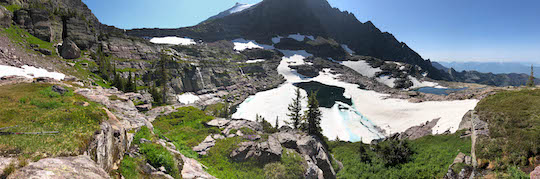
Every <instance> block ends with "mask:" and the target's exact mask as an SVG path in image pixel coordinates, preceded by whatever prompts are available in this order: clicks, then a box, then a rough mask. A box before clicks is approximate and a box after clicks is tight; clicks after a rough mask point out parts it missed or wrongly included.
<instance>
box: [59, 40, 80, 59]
mask: <svg viewBox="0 0 540 179" xmlns="http://www.w3.org/2000/svg"><path fill="white" fill-rule="evenodd" d="M60 56H62V58H65V59H76V58H79V57H81V49H79V47H77V44H75V43H74V42H73V41H71V40H66V41H64V43H63V44H62V46H61V47H60Z"/></svg>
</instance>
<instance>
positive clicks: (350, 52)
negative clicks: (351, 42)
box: [341, 44, 355, 55]
mask: <svg viewBox="0 0 540 179" xmlns="http://www.w3.org/2000/svg"><path fill="white" fill-rule="evenodd" d="M341 48H343V49H344V50H345V51H347V53H349V54H351V55H352V54H355V52H354V51H353V50H351V49H350V48H349V46H348V45H345V44H341Z"/></svg>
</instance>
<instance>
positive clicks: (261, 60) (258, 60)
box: [246, 59, 266, 63]
mask: <svg viewBox="0 0 540 179" xmlns="http://www.w3.org/2000/svg"><path fill="white" fill-rule="evenodd" d="M264 61H266V60H265V59H257V60H248V61H246V63H259V62H264Z"/></svg>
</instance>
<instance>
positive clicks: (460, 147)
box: [329, 132, 471, 178]
mask: <svg viewBox="0 0 540 179" xmlns="http://www.w3.org/2000/svg"><path fill="white" fill-rule="evenodd" d="M460 133H461V132H458V133H456V134H451V135H436V136H426V137H423V138H420V139H417V140H412V141H408V142H409V143H408V144H409V145H408V147H409V148H410V150H411V151H412V152H413V154H412V155H411V156H410V158H409V160H408V162H406V163H402V164H397V165H395V166H387V165H385V162H384V161H383V160H382V159H381V158H379V156H378V155H377V153H376V152H374V151H373V150H371V147H370V145H368V144H363V143H359V142H356V143H349V142H330V143H329V145H330V149H331V153H332V154H334V156H335V157H336V159H337V160H339V161H341V162H342V163H343V165H344V168H343V170H341V171H340V172H338V173H337V177H338V178H442V177H443V175H444V174H446V172H447V171H448V166H449V165H450V164H451V163H452V162H453V160H454V158H455V157H456V155H457V154H458V153H459V152H463V153H465V154H468V153H470V149H471V140H470V138H466V139H461V138H460V137H459V136H460Z"/></svg>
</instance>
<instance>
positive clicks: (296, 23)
mask: <svg viewBox="0 0 540 179" xmlns="http://www.w3.org/2000/svg"><path fill="white" fill-rule="evenodd" d="M127 33H128V34H129V35H134V36H174V35H176V36H189V37H192V38H199V39H203V40H205V41H217V40H223V39H225V40H231V39H235V38H248V39H253V40H257V41H258V42H262V43H270V39H271V38H272V37H275V36H277V35H282V36H283V35H288V34H296V33H301V34H305V35H313V36H315V37H318V36H321V37H324V38H331V39H334V40H336V41H337V42H339V43H341V44H347V45H348V46H349V47H350V48H351V49H352V50H353V51H355V52H356V54H357V55H366V56H373V57H377V58H380V59H383V60H390V61H398V62H405V63H409V64H414V65H418V66H420V67H422V69H423V70H424V71H428V72H429V77H431V78H433V79H447V76H446V74H444V73H442V72H440V71H439V70H437V69H436V68H434V67H432V66H431V62H430V61H425V60H424V59H422V57H420V55H418V54H417V53H416V52H414V51H413V50H412V49H410V48H409V47H408V46H407V45H406V44H405V43H403V42H399V41H398V40H397V39H396V38H395V37H394V36H393V35H392V34H390V33H387V32H384V33H383V32H381V31H380V30H379V29H377V28H376V27H375V26H374V25H373V24H372V23H371V22H369V21H368V22H365V23H362V22H360V21H358V20H357V19H356V17H355V16H354V15H353V14H351V13H349V12H341V11H340V10H339V9H335V8H332V7H331V6H330V4H329V3H328V2H327V1H326V0H264V1H262V2H261V3H259V4H258V5H257V6H254V7H252V8H250V9H247V10H245V11H242V12H240V13H236V14H232V15H229V16H225V17H223V18H221V19H216V20H213V21H209V22H205V23H201V24H199V25H197V26H193V27H187V28H179V29H134V30H130V31H128V32H127Z"/></svg>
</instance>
